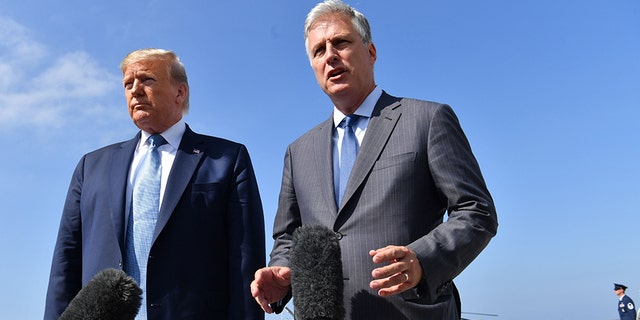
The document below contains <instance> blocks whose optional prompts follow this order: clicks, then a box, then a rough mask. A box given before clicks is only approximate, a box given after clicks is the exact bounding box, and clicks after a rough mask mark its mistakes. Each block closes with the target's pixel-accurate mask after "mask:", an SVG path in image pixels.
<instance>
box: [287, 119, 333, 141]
mask: <svg viewBox="0 0 640 320" xmlns="http://www.w3.org/2000/svg"><path fill="white" fill-rule="evenodd" d="M332 129H333V127H331V122H330V121H329V120H324V121H322V122H320V123H318V124H317V125H316V126H314V127H313V128H311V129H310V130H309V131H307V132H305V133H303V134H302V135H301V136H300V137H298V138H297V139H295V140H294V141H293V142H292V143H291V144H290V145H289V146H295V145H299V144H305V143H306V142H307V141H309V140H313V139H314V137H315V136H316V135H318V134H321V133H322V132H326V130H332Z"/></svg>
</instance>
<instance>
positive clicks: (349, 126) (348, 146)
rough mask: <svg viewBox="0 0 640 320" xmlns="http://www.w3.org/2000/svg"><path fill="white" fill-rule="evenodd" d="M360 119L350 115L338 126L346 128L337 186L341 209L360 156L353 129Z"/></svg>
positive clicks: (337, 197) (341, 149)
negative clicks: (354, 164)
mask: <svg viewBox="0 0 640 320" xmlns="http://www.w3.org/2000/svg"><path fill="white" fill-rule="evenodd" d="M359 118H360V116H358V115H355V114H352V115H348V116H346V117H345V118H344V119H343V120H342V121H341V122H340V124H339V125H338V126H339V127H342V128H344V135H343V137H342V144H341V147H340V185H339V186H337V190H336V199H337V201H338V203H337V204H338V207H340V203H341V202H342V196H343V195H344V190H345V189H346V188H347V181H349V175H350V174H351V168H353V163H354V162H355V161H356V156H357V155H358V147H359V145H358V139H357V138H356V134H355V132H354V130H353V127H355V125H356V122H358V119H359Z"/></svg>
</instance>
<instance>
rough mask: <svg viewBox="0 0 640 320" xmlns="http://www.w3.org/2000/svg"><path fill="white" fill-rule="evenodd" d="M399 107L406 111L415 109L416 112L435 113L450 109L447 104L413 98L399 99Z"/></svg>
mask: <svg viewBox="0 0 640 320" xmlns="http://www.w3.org/2000/svg"><path fill="white" fill-rule="evenodd" d="M400 105H401V106H403V107H404V108H407V109H416V110H421V111H424V110H427V111H437V110H440V109H452V108H451V107H450V106H449V105H448V104H445V103H440V102H435V101H429V100H420V99H414V98H401V99H400Z"/></svg>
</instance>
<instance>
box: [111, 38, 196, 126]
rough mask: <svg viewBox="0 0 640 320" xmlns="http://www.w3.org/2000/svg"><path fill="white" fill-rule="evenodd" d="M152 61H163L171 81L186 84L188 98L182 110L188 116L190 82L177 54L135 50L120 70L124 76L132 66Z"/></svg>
mask: <svg viewBox="0 0 640 320" xmlns="http://www.w3.org/2000/svg"><path fill="white" fill-rule="evenodd" d="M151 59H156V60H162V61H164V62H165V63H166V64H167V74H168V75H169V80H170V81H172V82H174V83H184V84H185V85H186V86H187V97H186V98H185V100H184V107H183V110H182V113H183V114H186V113H187V112H188V111H189V90H188V89H189V81H188V79H187V71H186V70H185V68H184V64H182V61H180V58H179V57H178V55H177V54H175V52H173V51H170V50H165V49H157V48H147V49H139V50H135V51H132V52H130V53H129V54H127V56H126V57H124V59H122V62H120V70H122V73H123V74H124V72H125V70H126V69H127V67H128V66H129V65H130V64H132V63H136V62H139V61H142V60H151Z"/></svg>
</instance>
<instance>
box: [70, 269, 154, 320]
mask: <svg viewBox="0 0 640 320" xmlns="http://www.w3.org/2000/svg"><path fill="white" fill-rule="evenodd" d="M141 295H142V289H140V287H139V286H138V284H137V283H136V281H135V280H133V278H131V277H130V276H128V275H127V274H126V273H125V272H124V271H122V270H118V269H104V270H102V271H100V272H99V273H98V274H96V275H95V276H94V277H93V278H92V279H91V280H90V281H89V282H88V283H87V285H85V286H84V288H82V289H81V290H80V291H79V292H78V294H76V296H75V297H74V298H73V300H71V302H69V305H68V306H67V308H66V309H65V310H64V312H63V313H62V315H60V318H58V320H79V319H83V320H133V319H134V318H135V317H136V315H137V314H138V310H139V309H140V302H141V299H142V298H141Z"/></svg>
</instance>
